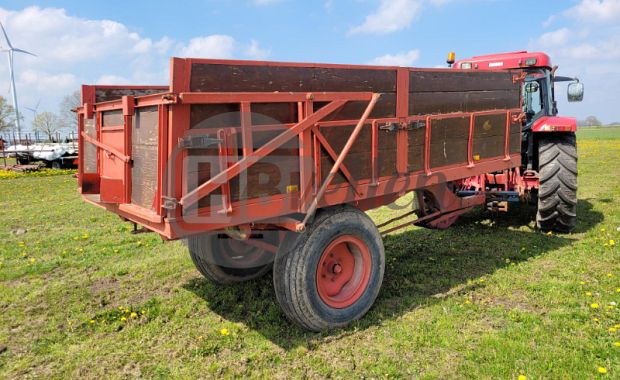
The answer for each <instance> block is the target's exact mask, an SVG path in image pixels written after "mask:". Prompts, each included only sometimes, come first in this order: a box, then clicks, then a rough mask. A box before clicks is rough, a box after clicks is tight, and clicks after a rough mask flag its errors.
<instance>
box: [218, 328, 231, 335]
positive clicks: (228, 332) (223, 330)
mask: <svg viewBox="0 0 620 380" xmlns="http://www.w3.org/2000/svg"><path fill="white" fill-rule="evenodd" d="M220 334H222V335H230V331H228V329H227V328H223V329H221V330H220Z"/></svg>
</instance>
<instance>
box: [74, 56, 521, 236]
mask: <svg viewBox="0 0 620 380" xmlns="http://www.w3.org/2000/svg"><path fill="white" fill-rule="evenodd" d="M193 63H209V64H237V65H257V64H258V65H264V66H299V67H321V68H327V67H341V68H364V69H377V70H385V69H393V70H394V72H395V76H396V82H397V91H396V92H397V94H396V95H397V102H396V117H394V118H382V119H370V118H369V119H367V120H366V117H368V116H369V114H370V111H371V110H372V104H369V107H368V108H367V110H366V111H367V112H365V117H362V118H360V119H359V120H344V121H323V118H324V117H325V116H327V115H329V114H330V113H332V112H334V111H336V110H337V109H339V108H340V107H342V106H343V105H344V104H346V103H347V102H350V101H365V102H370V103H373V101H376V98H377V96H378V95H377V94H372V93H367V92H342V93H323V92H315V93H260V92H252V93H196V92H191V91H190V85H189V78H190V76H191V68H192V64H193ZM416 70H422V71H431V72H432V71H444V70H445V69H416ZM463 71H468V70H463ZM409 72H410V69H409V68H397V67H385V66H383V67H377V66H356V65H330V64H327V65H325V64H320V65H319V64H307V63H303V64H302V63H276V62H256V61H229V60H202V59H180V58H173V59H172V60H171V79H170V87H169V88H168V89H165V90H163V91H162V93H160V94H153V95H146V96H139V97H135V98H131V99H130V98H129V97H127V98H123V99H120V100H116V101H110V102H104V103H98V104H94V103H89V102H88V101H85V102H83V106H82V107H80V109H79V110H78V115H80V116H79V117H80V120H81V122H80V123H81V125H80V131H81V132H82V131H83V119H84V118H85V117H88V116H92V114H97V115H99V116H100V114H101V112H104V111H110V110H117V109H122V110H124V111H126V112H124V115H125V124H126V125H127V124H129V123H131V118H130V116H129V115H128V113H130V112H129V109H130V108H131V114H132V115H133V112H134V111H133V110H134V109H135V108H141V107H149V106H157V107H158V114H159V130H158V137H159V146H158V152H159V154H158V157H157V160H158V182H157V185H158V186H157V191H156V196H155V199H154V200H153V206H154V210H148V209H145V208H143V207H140V206H137V205H133V204H116V203H103V202H101V201H100V200H99V199H98V196H97V195H84V199H85V200H86V201H88V202H91V203H93V204H96V205H98V206H100V207H103V208H106V209H108V210H110V211H112V212H115V213H117V214H119V215H120V216H121V217H123V218H126V219H128V220H132V221H134V222H136V223H139V224H141V225H143V226H145V227H146V228H147V229H150V230H152V231H156V232H158V233H159V234H161V235H162V237H164V238H165V239H177V238H182V237H184V236H187V235H189V234H193V233H200V232H204V231H208V230H219V229H222V228H227V227H235V226H241V225H246V224H252V223H255V224H256V225H266V226H270V228H273V227H274V226H276V227H280V228H285V229H290V230H299V229H301V228H303V222H301V221H299V220H296V219H292V218H290V217H288V216H287V215H290V214H295V213H301V214H306V215H312V213H313V211H314V210H315V209H316V208H318V207H325V206H329V205H336V204H342V203H352V204H355V205H357V207H359V208H361V209H369V208H373V207H377V206H379V205H381V204H386V203H391V202H392V201H393V200H394V199H396V198H397V197H398V196H400V195H403V194H405V193H407V192H409V191H412V190H416V189H421V188H429V187H432V186H434V185H438V184H443V183H446V182H449V181H456V180H462V179H463V178H468V177H475V176H479V175H481V174H483V173H489V172H496V171H501V170H507V169H510V168H517V167H519V166H520V163H521V156H520V154H519V153H515V154H510V153H509V151H508V147H509V138H510V135H509V133H506V136H505V144H504V147H505V154H504V155H502V156H499V157H493V158H489V159H483V160H479V161H475V162H474V159H473V148H472V147H473V142H474V139H475V136H474V129H473V121H474V119H475V117H476V116H479V115H490V114H507V115H508V119H509V120H508V121H507V125H506V132H509V128H510V115H511V114H512V113H520V112H521V111H520V110H519V109H512V110H495V111H486V112H474V113H457V114H449V115H432V116H425V117H420V116H409V115H408V108H409ZM118 87H119V88H125V87H122V86H118ZM159 88H161V89H164V88H163V87H159ZM89 91H90V92H92V93H93V94H94V88H90V89H89V88H87V95H88V92H89ZM89 96H90V95H89ZM92 98H93V97H92V96H90V98H89V99H88V100H90V99H92ZM373 99H374V100H373ZM83 100H85V99H83ZM316 101H320V102H327V103H328V104H327V105H324V106H323V107H322V108H319V109H317V110H315V107H314V102H316ZM278 102H279V103H291V107H296V108H297V112H298V119H297V122H296V123H289V124H284V125H283V126H284V127H285V128H286V129H285V130H284V132H282V133H281V134H280V135H279V136H277V137H276V138H274V139H273V140H271V141H270V142H268V143H267V144H265V145H263V146H262V147H258V148H257V149H254V147H253V145H252V133H251V132H250V128H251V129H252V130H254V131H258V130H275V129H279V130H282V125H279V126H269V125H261V126H252V125H251V119H250V117H249V115H250V112H251V109H252V103H278ZM214 103H237V104H239V105H240V109H241V123H240V125H239V126H231V127H228V128H224V129H222V130H220V131H219V132H218V136H219V137H220V138H221V140H222V141H223V143H222V144H220V147H219V152H220V159H221V161H220V162H221V164H222V168H225V170H223V171H221V172H220V173H219V174H216V175H215V176H213V177H212V178H211V179H210V180H208V181H207V182H205V183H203V184H201V185H199V186H198V187H197V188H196V189H194V190H193V191H191V192H189V193H184V190H183V188H184V186H183V183H184V180H185V179H184V176H183V163H184V161H185V159H186V158H187V151H186V150H185V149H181V150H179V149H178V141H179V140H180V139H181V138H182V137H184V136H186V135H188V134H192V133H196V132H195V131H191V130H190V129H189V127H190V126H189V114H190V107H191V105H192V104H214ZM292 109H294V108H292ZM459 116H463V117H469V118H470V135H469V139H468V160H467V162H465V163H462V164H455V165H449V166H445V167H440V168H436V167H431V166H430V135H431V126H432V121H433V120H436V119H441V118H447V117H459ZM421 119H422V120H425V122H426V141H425V148H424V169H423V170H421V171H418V172H409V171H408V164H409V162H408V161H409V159H408V156H407V152H408V130H407V129H408V125H409V123H410V122H412V121H418V120H421ZM97 120H98V124H99V125H98V128H97V131H98V135H97V140H99V141H98V142H99V145H97V144H95V145H97V146H98V152H100V151H102V150H105V149H106V148H107V147H105V146H103V145H101V143H100V138H101V136H100V134H101V117H97ZM385 123H397V124H398V125H399V128H398V130H397V132H396V140H397V153H396V154H397V156H396V168H395V169H396V172H397V173H398V175H396V176H383V177H381V176H379V172H378V157H379V155H378V150H379V142H378V134H379V126H380V125H382V124H385ZM352 124H356V130H357V132H358V133H359V130H360V129H361V127H363V126H364V125H370V128H371V133H372V138H371V147H370V158H371V167H372V175H371V178H367V179H361V180H357V181H356V180H354V177H353V176H352V174H351V173H350V171H349V170H348V168H347V167H346V166H345V165H343V161H344V158H345V157H346V154H347V152H346V149H343V151H342V152H341V154H340V155H337V154H336V153H337V152H336V151H335V150H334V149H333V148H332V147H331V146H330V145H329V143H328V142H327V140H326V139H325V137H324V136H323V134H322V133H321V129H322V128H333V127H338V126H345V125H352ZM129 129H131V128H129ZM236 133H240V134H241V136H242V152H243V157H240V159H237V158H236V157H235V153H234V152H236V151H237V149H236V148H233V147H232V146H231V144H233V141H236V139H235V138H232V137H231V136H233V134H236ZM80 136H81V137H80V138H81V139H82V141H81V142H83V141H85V140H86V141H88V140H87V139H85V137H87V136H85V135H84V134H80ZM129 136H130V135H129ZM355 136H356V134H353V135H352V136H351V138H350V139H349V140H348V141H347V144H346V145H345V146H349V147H350V145H352V144H353V142H354V141H355ZM293 138H297V139H298V144H299V159H300V161H299V170H300V188H299V189H291V191H288V189H287V193H286V194H278V195H274V196H269V197H264V198H261V199H247V200H242V201H235V202H232V199H231V197H230V193H229V191H230V190H229V189H228V190H225V191H224V195H225V197H224V201H223V203H222V204H221V205H214V206H213V207H201V208H198V209H197V210H196V212H195V213H193V214H187V215H184V212H183V210H184V208H185V207H187V206H189V205H191V204H193V203H195V202H196V201H197V200H198V199H200V198H201V197H203V196H205V195H207V194H209V193H210V192H211V191H213V190H214V189H216V188H218V187H222V186H224V187H227V186H229V182H230V180H231V178H233V177H234V176H236V175H239V174H240V173H241V172H242V171H244V170H247V168H248V167H250V166H251V165H252V164H253V163H255V162H257V161H258V160H260V159H261V158H264V157H266V156H267V155H269V154H270V153H271V152H273V151H274V150H275V149H276V148H278V147H280V146H282V144H284V143H285V142H287V141H290V140H291V139H293ZM126 142H127V143H129V146H128V147H127V149H128V150H126V152H129V153H128V154H126V155H125V156H126V157H127V158H130V157H131V153H130V149H131V139H130V138H129V139H127V140H126ZM321 147H322V148H323V149H325V150H326V151H327V153H328V155H329V156H330V157H331V158H332V159H333V160H334V161H336V162H337V163H338V165H334V166H333V167H332V170H331V172H332V173H331V176H328V180H327V181H321V179H322V176H321V171H322V168H321V164H320V157H321ZM118 153H121V152H118ZM119 157H121V156H119ZM98 161H99V162H100V160H98ZM128 166H129V165H128ZM82 167H83V165H81V166H80V168H82ZM338 171H340V172H341V173H342V174H343V176H344V177H345V179H346V181H345V182H343V183H339V184H330V178H332V177H333V174H335V173H336V172H338ZM82 175H83V173H82V172H81V169H80V176H82ZM129 175H131V173H129ZM128 178H130V177H128ZM130 184H131V181H128V182H127V187H130ZM321 184H323V185H322V186H321ZM127 191H128V193H127V195H126V196H127V197H128V198H127V199H128V200H129V199H130V191H131V189H130V188H128V189H127ZM165 200H168V201H169V200H172V201H173V202H174V201H176V203H177V204H178V205H179V207H167V208H164V207H163V206H164V205H165ZM468 202H469V203H471V202H474V203H475V202H479V199H476V200H473V199H471V200H469V201H468ZM469 203H467V204H466V205H465V206H463V207H461V208H457V209H456V210H454V209H452V210H445V211H446V212H449V214H451V215H452V214H453V213H458V212H460V211H459V210H464V209H465V208H468V207H470V205H469ZM167 206H170V204H168V205H167ZM222 211H223V213H224V214H225V218H221V217H218V215H219V216H222ZM426 217H429V216H428V215H427V216H426ZM452 217H453V216H449V215H448V216H446V218H444V219H443V222H441V221H437V220H438V219H437V218H435V216H433V218H435V219H434V220H436V221H435V222H436V223H437V224H438V225H440V224H441V223H444V224H446V223H447V222H446V220H450V218H452ZM306 219H307V218H306ZM431 219H432V218H431ZM423 220H429V219H428V218H427V219H423ZM259 223H260V224H259Z"/></svg>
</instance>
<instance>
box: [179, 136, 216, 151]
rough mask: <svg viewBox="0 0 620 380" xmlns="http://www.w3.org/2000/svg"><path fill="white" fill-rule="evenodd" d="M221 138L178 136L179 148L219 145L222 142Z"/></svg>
mask: <svg viewBox="0 0 620 380" xmlns="http://www.w3.org/2000/svg"><path fill="white" fill-rule="evenodd" d="M222 141H223V140H221V139H214V138H213V137H209V136H185V137H181V138H179V148H181V149H197V148H208V147H210V146H212V145H219V144H221V143H222Z"/></svg>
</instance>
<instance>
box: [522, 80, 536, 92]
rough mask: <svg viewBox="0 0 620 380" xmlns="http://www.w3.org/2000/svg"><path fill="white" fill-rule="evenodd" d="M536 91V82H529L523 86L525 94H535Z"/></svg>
mask: <svg viewBox="0 0 620 380" xmlns="http://www.w3.org/2000/svg"><path fill="white" fill-rule="evenodd" d="M536 91H538V83H536V82H529V83H527V84H526V85H525V92H529V93H532V92H536Z"/></svg>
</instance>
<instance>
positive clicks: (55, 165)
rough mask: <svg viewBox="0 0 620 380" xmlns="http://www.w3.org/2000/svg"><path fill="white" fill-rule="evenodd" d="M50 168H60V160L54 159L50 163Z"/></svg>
mask: <svg viewBox="0 0 620 380" xmlns="http://www.w3.org/2000/svg"><path fill="white" fill-rule="evenodd" d="M51 167H52V169H62V163H61V162H60V160H54V161H52V164H51Z"/></svg>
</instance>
